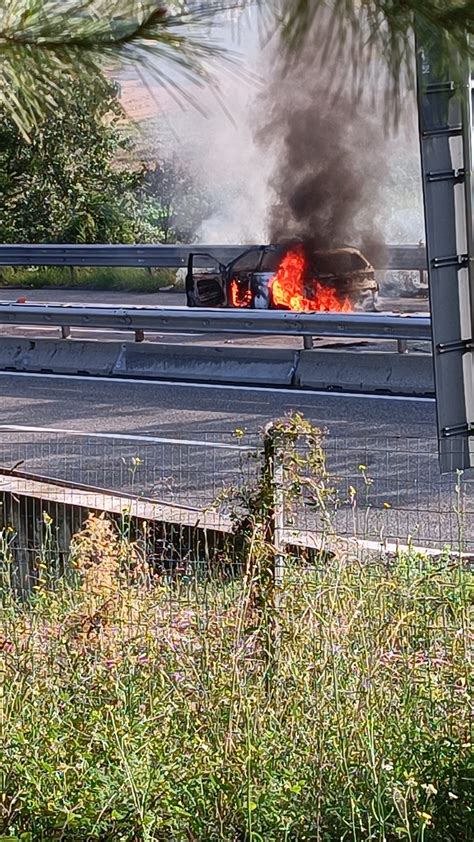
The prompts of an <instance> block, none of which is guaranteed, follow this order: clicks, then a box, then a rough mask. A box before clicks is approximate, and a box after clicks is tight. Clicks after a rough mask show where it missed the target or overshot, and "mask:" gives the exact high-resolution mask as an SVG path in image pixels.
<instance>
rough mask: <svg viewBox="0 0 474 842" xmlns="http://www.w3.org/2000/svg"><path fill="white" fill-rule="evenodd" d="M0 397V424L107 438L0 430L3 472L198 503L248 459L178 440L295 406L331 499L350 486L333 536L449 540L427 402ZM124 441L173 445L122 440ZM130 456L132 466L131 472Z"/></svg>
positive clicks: (231, 480) (302, 396)
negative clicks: (320, 445) (312, 428)
mask: <svg viewBox="0 0 474 842" xmlns="http://www.w3.org/2000/svg"><path fill="white" fill-rule="evenodd" d="M0 396H1V397H0V400H1V408H2V413H1V416H2V424H4V425H5V424H8V425H23V426H33V427H54V428H56V429H61V430H71V431H73V430H76V431H83V432H86V433H107V434H114V435H115V436H116V437H114V438H111V439H101V438H93V437H91V436H89V437H85V438H84V437H78V436H74V435H69V434H67V433H64V432H61V433H51V432H47V433H41V432H33V433H26V432H14V433H8V434H6V433H0V462H1V463H2V464H3V465H7V466H8V465H13V464H15V462H17V461H19V460H20V459H21V460H24V464H23V466H22V467H23V469H24V470H28V471H31V472H38V473H41V474H46V475H50V476H51V475H53V476H57V477H60V478H64V479H69V480H75V481H81V482H85V483H89V484H92V485H97V486H101V487H107V488H111V489H114V488H115V489H122V490H127V491H130V490H133V491H134V492H137V493H140V494H146V495H147V496H150V495H151V496H153V497H155V498H157V499H162V500H163V499H166V500H167V501H169V502H172V501H174V502H178V503H181V504H186V505H191V506H198V507H199V506H202V505H206V504H209V503H211V502H212V500H213V499H214V498H215V496H216V494H218V493H219V492H220V491H221V490H222V489H223V488H224V487H227V486H229V485H235V483H236V482H237V483H239V482H241V481H242V480H243V479H247V480H248V479H249V478H250V477H251V476H253V475H254V474H255V471H256V470H257V468H258V464H257V463H256V462H255V461H253V460H250V461H249V460H248V459H247V457H246V456H244V454H241V453H239V452H238V451H235V450H226V449H215V448H212V447H206V446H204V445H201V444H199V443H197V444H196V443H195V444H185V443H184V440H192V441H194V442H201V441H202V442H208V443H209V444H212V443H217V442H220V443H228V444H229V443H231V444H235V439H234V438H233V437H232V432H233V431H234V430H235V429H236V428H240V429H245V430H246V431H247V433H248V440H249V441H251V440H253V439H254V438H255V435H256V434H257V433H258V430H259V429H261V427H262V426H264V425H265V424H266V423H267V422H268V421H269V420H271V419H274V418H278V417H280V416H282V415H283V414H285V413H286V412H289V411H291V410H298V411H299V412H302V413H303V414H304V415H305V416H306V417H308V418H309V419H311V420H312V421H313V422H314V423H315V424H317V425H319V426H320V427H322V428H326V429H327V430H328V435H327V440H326V448H327V453H328V463H329V467H330V470H331V472H332V473H333V475H334V477H335V483H336V484H337V485H338V486H339V488H340V489H341V494H342V497H341V499H342V498H344V499H347V489H348V488H349V486H354V487H355V488H356V489H357V491H358V496H357V499H358V500H359V504H358V507H357V510H356V511H355V512H354V510H353V509H351V507H350V506H348V505H347V504H344V505H341V509H340V512H339V514H338V527H339V528H340V529H341V530H342V531H344V530H346V531H349V532H350V531H351V530H352V529H353V528H354V523H355V524H356V528H357V531H358V532H359V534H360V532H361V531H363V532H364V534H365V535H366V536H368V537H372V538H374V537H377V536H378V535H380V534H381V533H382V534H383V535H384V536H385V537H387V538H391V539H393V538H399V539H401V540H406V539H407V538H408V537H409V536H412V537H413V540H414V542H415V543H416V544H419V545H423V544H432V545H438V546H440V545H441V546H442V545H443V544H444V543H446V542H453V541H455V540H456V538H457V535H458V522H457V517H456V515H455V514H454V508H453V507H454V504H455V496H454V484H455V483H454V479H453V478H442V479H441V478H440V477H439V473H438V464H437V457H436V438H435V436H436V426H435V407H434V403H433V402H432V401H429V400H426V399H425V400H423V399H393V398H391V399H389V398H385V397H354V396H342V395H330V394H319V393H297V394H295V393H294V392H293V393H289V392H285V391H278V390H272V389H271V388H268V389H248V388H240V387H239V388H228V387H223V386H201V385H196V386H192V385H189V384H177V383H155V382H144V383H138V382H123V381H120V382H117V381H110V380H97V379H87V378H72V377H69V378H67V377H54V376H43V375H39V376H31V375H26V376H20V375H15V374H1V375H0ZM124 435H145V436H150V437H155V438H156V437H167V438H173V439H179V440H183V441H182V443H174V444H166V443H163V442H157V441H150V442H147V441H127V440H124V439H121V438H120V436H124ZM246 440H247V436H246V437H245V438H244V442H245V441H246ZM134 456H138V457H139V458H140V460H142V464H140V465H139V466H138V467H137V468H135V469H134V468H133V462H132V460H133V457H134ZM360 465H365V466H367V470H366V471H365V470H364V469H362V468H360V467H359V466H360ZM364 475H366V476H367V477H368V478H369V480H370V482H366V480H365V479H364ZM465 488H466V497H465V500H464V503H463V506H464V510H465V513H466V517H465V527H466V530H467V532H466V538H467V539H468V540H469V541H470V542H472V546H473V547H474V516H473V515H474V482H470V483H469V484H466V486H465ZM367 504H368V505H369V515H368V517H367ZM301 525H304V524H301Z"/></svg>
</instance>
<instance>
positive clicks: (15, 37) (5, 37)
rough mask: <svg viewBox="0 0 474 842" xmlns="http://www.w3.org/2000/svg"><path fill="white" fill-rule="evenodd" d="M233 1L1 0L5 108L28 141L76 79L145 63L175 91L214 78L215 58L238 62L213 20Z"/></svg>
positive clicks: (0, 81)
mask: <svg viewBox="0 0 474 842" xmlns="http://www.w3.org/2000/svg"><path fill="white" fill-rule="evenodd" d="M223 6H227V3H226V2H225V0H222V3H221V2H220V0H216V2H210V3H206V4H203V5H202V6H199V5H197V4H196V3H193V11H192V13H191V12H190V7H189V6H187V4H186V2H185V1H184V0H174V2H173V3H171V4H166V5H165V4H162V3H159V2H157V0H0V110H2V111H4V112H5V113H8V114H9V116H10V118H11V119H12V120H13V121H14V122H15V123H16V125H17V126H18V128H19V129H20V131H21V132H22V133H23V134H25V135H26V136H27V135H28V134H29V133H30V132H31V130H32V128H33V126H34V125H35V124H36V123H37V122H38V120H39V119H41V118H42V117H43V115H44V113H45V111H46V110H54V109H55V108H56V107H57V103H58V99H59V98H60V97H61V92H62V91H63V89H64V87H65V86H69V84H70V80H71V79H76V80H82V81H83V82H85V83H87V82H90V80H91V79H92V78H97V77H100V76H101V75H102V74H103V72H104V69H105V68H107V67H110V65H111V64H114V63H115V64H116V63H117V62H119V63H120V64H121V65H124V64H131V65H136V64H137V63H140V64H141V66H142V67H145V68H146V69H147V70H148V71H149V72H150V73H151V74H152V75H153V76H154V77H155V78H158V79H159V80H160V82H161V84H163V85H165V86H170V87H171V88H173V89H174V90H175V91H181V93H182V94H183V96H185V95H186V96H188V97H189V93H187V94H186V93H185V91H184V90H183V89H182V88H183V87H184V86H187V87H188V88H189V83H190V82H194V83H200V84H202V83H203V82H206V84H209V83H210V81H211V77H210V72H209V66H208V63H209V60H210V59H212V58H214V57H215V56H217V55H219V56H222V57H223V59H224V60H225V61H226V62H227V63H230V64H234V63H235V59H234V58H233V57H232V56H231V55H230V54H224V52H223V51H222V49H220V48H219V46H218V45H216V43H215V40H214V37H213V35H212V33H211V31H210V28H209V21H210V19H211V18H212V17H213V16H214V14H215V12H216V10H217V11H218V10H219V9H222V7H223Z"/></svg>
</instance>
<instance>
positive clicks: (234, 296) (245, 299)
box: [230, 278, 252, 307]
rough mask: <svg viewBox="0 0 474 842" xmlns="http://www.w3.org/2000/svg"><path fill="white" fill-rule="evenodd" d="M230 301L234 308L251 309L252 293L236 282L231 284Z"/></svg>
mask: <svg viewBox="0 0 474 842" xmlns="http://www.w3.org/2000/svg"><path fill="white" fill-rule="evenodd" d="M230 300H231V303H232V307H250V305H251V303H252V291H251V290H250V289H249V288H248V287H247V289H242V286H241V285H240V284H239V283H237V281H236V280H235V278H234V280H233V281H231V283H230Z"/></svg>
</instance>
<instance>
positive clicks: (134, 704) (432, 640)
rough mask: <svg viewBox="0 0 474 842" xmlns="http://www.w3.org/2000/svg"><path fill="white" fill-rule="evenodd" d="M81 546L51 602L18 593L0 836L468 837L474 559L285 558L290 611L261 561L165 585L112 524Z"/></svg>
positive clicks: (95, 527) (134, 839) (473, 802)
mask: <svg viewBox="0 0 474 842" xmlns="http://www.w3.org/2000/svg"><path fill="white" fill-rule="evenodd" d="M71 552H72V556H71V565H72V570H73V574H72V577H70V578H69V579H68V580H67V581H66V580H64V581H62V582H61V583H60V584H59V585H58V586H57V587H56V588H54V589H51V588H48V587H46V583H43V584H42V583H39V584H38V586H37V588H36V590H35V593H34V595H33V597H32V599H31V601H30V602H29V603H28V605H18V604H16V603H14V602H13V600H12V599H11V597H10V596H9V595H8V592H7V591H5V594H4V603H3V609H2V615H1V623H0V670H1V676H2V681H1V720H0V722H1V745H0V770H1V794H0V833H3V834H4V835H7V836H15V835H16V836H20V835H21V834H22V833H26V834H31V837H30V838H31V839H32V840H38V842H39V840H44V842H46V840H47V842H54V840H58V842H59V840H65V841H67V842H69V840H77V842H79V840H81V841H82V840H100V841H101V842H108V840H110V842H112V840H127V841H128V842H138V841H139V840H147V842H152V840H155V841H156V842H158V840H163V842H164V840H173V841H174V840H176V842H185V840H194V841H195V842H214V840H226V842H238V841H239V842H240V841H242V842H243V840H249V842H250V840H252V842H263V841H264V842H283V840H318V842H339V840H352V842H355V841H356V840H361V842H362V840H364V842H365V840H377V842H392V840H409V842H464V840H470V839H473V838H474V787H473V772H474V761H473V753H472V742H471V740H472V732H471V726H472V699H471V697H470V681H471V673H470V665H471V664H472V662H471V656H472V639H473V635H472V629H473V627H472V605H473V599H472V598H473V574H472V572H470V571H469V570H468V569H467V568H466V567H465V566H464V564H462V563H461V562H460V561H458V560H457V559H454V558H451V557H450V556H449V555H447V556H446V557H444V558H442V559H440V560H437V561H433V560H430V559H428V558H424V557H421V556H417V555H414V554H412V555H400V556H399V557H398V558H397V559H395V560H394V561H393V562H392V563H390V564H389V563H383V562H380V561H370V560H365V561H364V563H361V562H360V561H359V560H357V559H354V558H344V557H334V558H332V559H331V560H326V561H325V562H324V563H323V562H322V561H317V562H316V563H314V564H312V565H311V566H310V565H304V564H303V563H302V562H301V560H298V561H297V560H293V559H291V558H288V559H287V568H286V574H285V580H284V583H283V586H282V587H281V590H280V592H279V599H278V610H277V616H276V617H275V616H274V614H275V608H274V604H272V605H269V606H268V611H267V612H265V610H263V611H262V610H261V606H258V605H257V604H256V601H255V599H254V594H255V582H254V580H253V574H252V573H251V572H250V569H249V570H247V573H246V575H244V576H242V577H241V578H239V579H238V580H235V579H229V580H226V579H225V578H224V579H223V578H222V577H221V578H220V579H218V577H217V576H216V577H214V578H213V577H210V578H209V577H207V578H206V579H204V577H202V576H200V575H199V572H198V571H196V574H195V576H194V577H191V578H190V579H189V578H188V579H186V581H183V580H179V579H178V578H177V579H176V580H175V581H172V582H171V583H170V582H169V581H168V580H166V579H165V578H162V577H161V576H158V575H155V574H154V573H153V571H151V570H150V569H149V568H147V566H146V565H145V563H144V560H143V558H142V555H141V552H140V547H139V546H138V545H137V546H134V545H132V544H130V543H129V542H124V540H123V538H122V536H121V534H120V533H119V531H117V530H116V529H115V527H114V526H113V525H112V524H110V523H109V522H108V521H107V520H105V519H103V518H94V517H91V518H90V519H89V521H88V523H87V524H86V527H85V529H84V530H83V532H82V533H80V534H79V535H78V536H77V537H76V539H75V541H74V543H73V546H72V551H71ZM269 552H270V551H269ZM5 563H6V564H7V565H8V563H9V560H8V552H6V553H5ZM275 620H276V625H274V627H277V629H278V648H276V649H275V650H274V651H273V653H272V659H271V664H270V660H269V652H268V648H267V643H266V641H267V640H268V635H267V631H268V624H269V623H270V622H272V621H275ZM270 667H271V670H270ZM269 670H270V673H269Z"/></svg>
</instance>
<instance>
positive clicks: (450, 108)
mask: <svg viewBox="0 0 474 842" xmlns="http://www.w3.org/2000/svg"><path fill="white" fill-rule="evenodd" d="M427 36H428V37H427ZM466 43H467V42H466ZM440 56H441V49H440V45H439V42H438V43H437V40H436V38H435V37H433V33H427V32H426V30H423V31H421V30H420V29H419V30H418V32H417V80H418V110H419V125H420V146H421V163H422V170H423V191H424V207H425V225H426V241H427V252H428V271H429V279H430V299H431V318H432V334H433V360H434V368H435V384H436V394H437V417H438V438H439V451H440V467H441V471H442V472H443V473H444V472H448V471H455V470H464V469H466V468H471V467H474V243H473V205H474V201H473V172H472V170H473V99H474V88H473V79H472V67H471V62H470V59H469V57H468V52H467V50H466V54H465V55H453V56H452V57H451V62H450V63H447V62H446V61H444V60H441V58H440Z"/></svg>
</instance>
